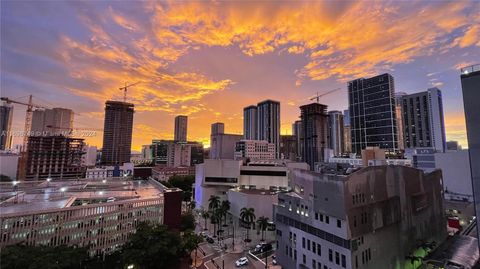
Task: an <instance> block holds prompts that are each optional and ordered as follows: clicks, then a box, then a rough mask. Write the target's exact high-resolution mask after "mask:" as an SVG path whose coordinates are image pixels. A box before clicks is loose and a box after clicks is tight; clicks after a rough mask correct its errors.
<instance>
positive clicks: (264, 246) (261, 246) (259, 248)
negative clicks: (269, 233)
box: [255, 243, 273, 253]
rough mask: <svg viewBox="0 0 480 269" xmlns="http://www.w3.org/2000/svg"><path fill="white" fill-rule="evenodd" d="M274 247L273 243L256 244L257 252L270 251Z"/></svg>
mask: <svg viewBox="0 0 480 269" xmlns="http://www.w3.org/2000/svg"><path fill="white" fill-rule="evenodd" d="M272 248H273V247H272V244H269V243H261V244H258V245H256V246H255V252H259V253H262V252H266V251H270V250H272Z"/></svg>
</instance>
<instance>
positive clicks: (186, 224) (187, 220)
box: [180, 212, 195, 231]
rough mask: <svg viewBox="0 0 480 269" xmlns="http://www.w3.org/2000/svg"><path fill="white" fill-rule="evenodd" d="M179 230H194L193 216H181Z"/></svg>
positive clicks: (190, 214) (188, 214) (188, 213)
mask: <svg viewBox="0 0 480 269" xmlns="http://www.w3.org/2000/svg"><path fill="white" fill-rule="evenodd" d="M180 230H181V231H186V230H195V216H193V214H192V212H187V213H184V214H182V218H181V220H180Z"/></svg>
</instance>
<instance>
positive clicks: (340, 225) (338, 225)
mask: <svg viewBox="0 0 480 269" xmlns="http://www.w3.org/2000/svg"><path fill="white" fill-rule="evenodd" d="M337 227H338V228H342V221H341V220H339V219H337Z"/></svg>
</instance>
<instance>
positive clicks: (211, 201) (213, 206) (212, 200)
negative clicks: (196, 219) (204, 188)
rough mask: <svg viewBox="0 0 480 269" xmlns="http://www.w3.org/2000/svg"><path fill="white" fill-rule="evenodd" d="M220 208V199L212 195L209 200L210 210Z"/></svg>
mask: <svg viewBox="0 0 480 269" xmlns="http://www.w3.org/2000/svg"><path fill="white" fill-rule="evenodd" d="M219 206H220V197H218V196H216V195H211V196H210V198H209V199H208V209H209V210H210V211H213V210H215V209H217V208H218V207H219Z"/></svg>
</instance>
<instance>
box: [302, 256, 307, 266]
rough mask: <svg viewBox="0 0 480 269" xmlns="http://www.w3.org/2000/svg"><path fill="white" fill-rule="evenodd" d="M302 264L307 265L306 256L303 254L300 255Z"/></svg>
mask: <svg viewBox="0 0 480 269" xmlns="http://www.w3.org/2000/svg"><path fill="white" fill-rule="evenodd" d="M302 262H303V264H306V263H307V256H305V254H303V255H302Z"/></svg>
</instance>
